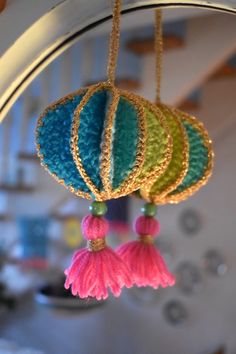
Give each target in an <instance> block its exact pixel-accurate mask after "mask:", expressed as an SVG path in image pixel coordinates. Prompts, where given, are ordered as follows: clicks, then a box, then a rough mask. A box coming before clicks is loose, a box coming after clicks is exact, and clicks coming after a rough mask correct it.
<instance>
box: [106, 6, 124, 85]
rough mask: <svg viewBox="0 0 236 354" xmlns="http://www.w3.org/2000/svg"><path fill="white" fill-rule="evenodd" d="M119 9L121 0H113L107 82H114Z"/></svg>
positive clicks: (118, 35) (118, 38) (118, 36)
mask: <svg viewBox="0 0 236 354" xmlns="http://www.w3.org/2000/svg"><path fill="white" fill-rule="evenodd" d="M120 11H121V0H115V3H114V7H113V19H112V31H111V34H110V43H109V57H108V66H107V77H108V82H110V83H111V84H114V82H115V71H116V64H117V57H118V51H119V44H120Z"/></svg>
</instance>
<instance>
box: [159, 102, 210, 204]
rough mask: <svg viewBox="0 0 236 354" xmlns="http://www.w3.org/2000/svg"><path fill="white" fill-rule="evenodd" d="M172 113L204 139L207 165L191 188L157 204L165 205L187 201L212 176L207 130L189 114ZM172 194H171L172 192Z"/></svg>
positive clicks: (171, 195) (176, 110) (170, 195)
mask: <svg viewBox="0 0 236 354" xmlns="http://www.w3.org/2000/svg"><path fill="white" fill-rule="evenodd" d="M174 111H175V112H176V113H177V114H178V116H181V117H182V121H186V122H188V123H190V124H191V125H192V126H193V127H194V128H195V129H196V130H198V132H199V133H200V134H201V136H202V137H203V139H204V146H205V147H206V148H207V150H208V164H207V167H206V169H205V173H204V176H202V178H201V179H200V180H199V181H198V182H197V183H195V184H193V185H192V186H190V187H188V188H186V189H185V190H183V191H182V192H180V193H176V194H168V195H167V196H166V197H165V198H163V200H162V201H161V202H160V203H159V204H167V203H173V204H174V203H179V202H182V201H184V200H185V199H187V198H188V197H190V196H192V195H193V194H194V193H196V192H197V191H198V190H199V189H200V188H201V187H203V186H204V185H205V184H206V183H207V181H208V180H209V178H210V177H211V174H212V169H213V164H214V163H213V159H214V153H213V148H212V141H211V140H210V138H209V135H208V132H207V130H206V129H205V128H204V125H203V123H201V122H199V121H198V120H197V119H196V118H195V117H193V116H190V115H189V114H187V113H185V112H181V111H179V110H178V109H174ZM172 193H173V192H172Z"/></svg>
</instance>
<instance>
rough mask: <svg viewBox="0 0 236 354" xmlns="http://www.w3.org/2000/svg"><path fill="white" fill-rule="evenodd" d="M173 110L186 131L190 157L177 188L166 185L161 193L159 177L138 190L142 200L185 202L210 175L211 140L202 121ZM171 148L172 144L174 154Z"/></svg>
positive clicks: (162, 202) (163, 202) (211, 160)
mask: <svg viewBox="0 0 236 354" xmlns="http://www.w3.org/2000/svg"><path fill="white" fill-rule="evenodd" d="M174 112H175V114H176V115H177V116H178V117H179V119H180V120H181V123H182V125H183V127H184V128H185V130H186V133H187V139H188V155H189V158H188V163H187V169H186V172H185V174H184V176H182V178H180V179H179V183H178V185H176V188H174V189H172V190H171V191H170V190H169V189H168V188H167V189H166V190H165V191H164V192H162V193H160V192H159V191H160V187H159V181H161V182H162V177H160V178H157V180H156V181H155V182H154V184H153V185H152V186H151V188H143V189H142V190H141V191H140V193H141V195H142V197H143V198H144V199H146V200H148V201H152V202H154V203H158V204H166V203H179V202H181V201H184V200H185V199H187V198H189V197H190V196H192V195H193V194H194V193H196V192H197V191H198V190H199V189H200V188H201V187H202V186H204V185H205V184H206V183H207V181H208V179H209V178H210V176H211V174H212V168H213V157H214V154H213V150H212V142H211V140H210V138H209V136H208V133H207V131H206V129H205V128H204V126H203V124H202V123H201V122H199V121H198V120H197V119H196V118H194V117H192V116H190V115H189V114H187V113H184V112H181V111H179V110H177V109H174ZM173 146H174V145H173ZM174 150H175V148H174V147H173V154H174ZM170 165H171V162H170ZM170 165H169V166H170Z"/></svg>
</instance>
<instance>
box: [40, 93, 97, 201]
mask: <svg viewBox="0 0 236 354" xmlns="http://www.w3.org/2000/svg"><path fill="white" fill-rule="evenodd" d="M86 90H87V88H86V87H85V88H82V89H79V90H77V91H75V92H73V93H70V94H69V95H67V96H65V97H63V98H61V99H59V100H57V101H55V102H53V103H52V104H50V105H49V106H48V107H47V108H46V109H45V110H44V111H43V112H42V113H41V115H40V116H39V118H38V122H37V126H36V129H35V136H36V143H35V145H36V151H37V155H38V157H39V159H40V164H41V166H42V167H43V168H44V169H45V170H46V171H47V172H48V173H49V174H50V175H51V176H52V177H53V178H54V179H55V180H56V181H57V182H58V183H59V184H61V185H63V186H64V187H65V188H66V189H68V190H69V191H70V192H72V193H73V194H75V195H77V196H79V197H82V198H85V199H89V200H91V199H92V198H91V196H90V194H89V193H86V192H83V191H81V190H79V189H77V190H76V189H75V188H74V187H72V186H68V185H67V184H66V183H65V181H64V180H63V179H60V178H59V177H58V176H57V175H56V174H55V173H53V172H51V171H50V169H49V167H48V165H47V164H46V163H44V161H43V160H44V155H43V154H41V152H40V144H39V143H37V141H38V136H39V128H40V127H41V126H43V120H44V117H45V115H46V114H47V113H48V111H49V110H55V109H56V108H57V107H58V106H60V105H61V104H64V103H66V102H67V101H69V100H71V99H73V98H74V96H75V95H80V94H83V93H85V92H86Z"/></svg>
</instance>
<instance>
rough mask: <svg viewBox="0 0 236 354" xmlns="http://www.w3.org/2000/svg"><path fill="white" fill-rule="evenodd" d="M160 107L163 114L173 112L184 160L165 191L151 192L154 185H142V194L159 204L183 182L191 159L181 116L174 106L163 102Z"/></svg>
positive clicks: (148, 199) (146, 198)
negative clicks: (179, 133) (176, 176)
mask: <svg viewBox="0 0 236 354" xmlns="http://www.w3.org/2000/svg"><path fill="white" fill-rule="evenodd" d="M158 107H159V108H160V109H161V110H162V112H163V114H165V113H168V114H170V113H171V114H172V116H173V119H175V121H176V123H177V125H178V128H179V130H180V132H181V134H182V142H183V160H182V169H181V173H180V174H179V176H178V178H176V179H175V181H174V182H173V183H172V184H170V185H169V186H168V187H167V188H165V190H164V191H162V192H161V193H158V194H153V195H152V194H150V192H151V188H152V186H150V185H149V186H148V188H147V186H144V187H142V189H141V191H140V193H141V196H142V197H143V198H144V199H145V200H147V201H149V202H152V203H154V204H159V203H161V200H162V199H163V198H164V197H165V196H166V195H167V194H169V193H170V192H172V191H173V190H175V189H176V188H177V187H178V186H179V184H180V183H182V181H183V180H184V178H185V176H186V174H187V172H188V160H189V143H188V137H187V132H186V130H185V128H184V126H183V125H182V123H181V120H180V118H179V117H178V115H177V114H176V112H175V110H174V108H172V107H170V106H167V105H165V104H163V103H161V104H159V105H158ZM157 180H158V178H156V179H155V182H154V183H157Z"/></svg>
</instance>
